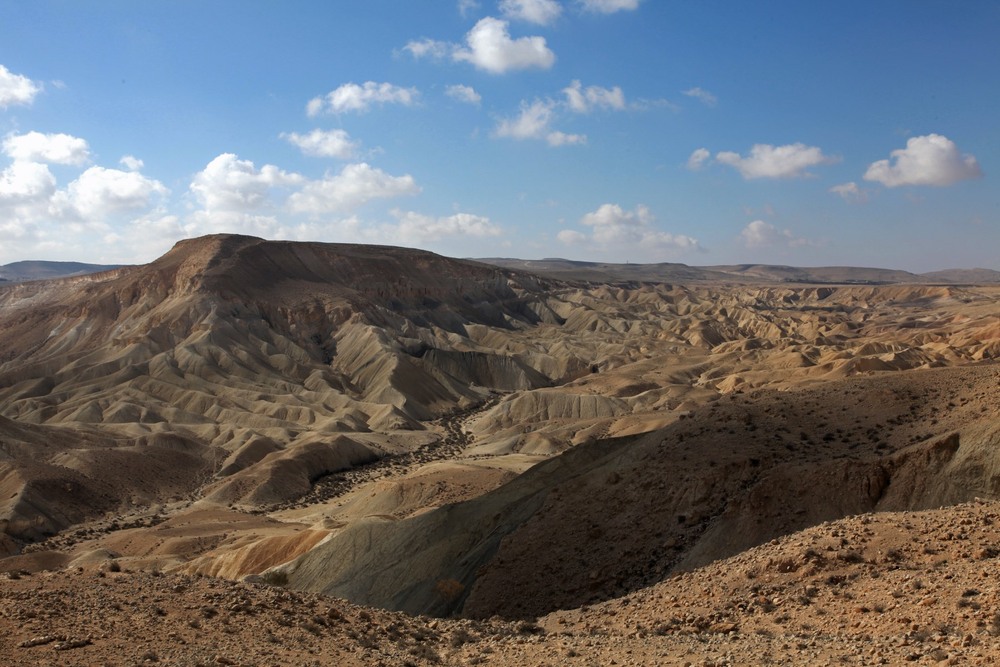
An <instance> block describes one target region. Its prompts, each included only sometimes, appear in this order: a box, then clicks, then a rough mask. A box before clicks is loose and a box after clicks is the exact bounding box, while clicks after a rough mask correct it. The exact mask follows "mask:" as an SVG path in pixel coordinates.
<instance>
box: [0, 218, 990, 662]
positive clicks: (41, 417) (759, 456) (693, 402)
mask: <svg viewBox="0 0 1000 667" xmlns="http://www.w3.org/2000/svg"><path fill="white" fill-rule="evenodd" d="M998 299H1000V288H997V287H995V286H992V287H991V286H981V287H976V286H941V285H938V286H920V285H912V284H907V285H881V286H872V285H839V286H838V285H822V286H815V285H814V286H810V285H790V284H781V285H768V284H726V283H723V282H716V283H712V282H700V283H696V284H688V285H679V284H669V283H662V282H651V283H643V282H628V283H618V284H606V283H591V282H567V281H560V280H555V279H544V278H539V277H537V276H533V275H531V274H528V273H520V272H517V271H513V270H509V269H500V268H496V267H491V266H486V265H482V264H478V263H475V262H468V261H459V260H451V259H447V258H443V257H439V256H436V255H432V254H429V253H424V252H420V251H414V250H408V249H402V248H376V247H366V246H349V245H331V244H299V243H284V242H281V243H279V242H266V241H262V240H260V239H254V238H249V237H237V236H216V237H205V238H202V239H193V240H190V241H184V242H181V243H179V244H178V245H177V246H176V247H175V248H174V249H173V250H172V251H171V252H170V253H168V254H167V255H165V256H164V257H162V258H160V259H159V260H157V261H155V262H153V263H151V264H148V265H145V266H139V267H129V268H122V269H117V270H114V271H110V272H105V273H100V274H94V275H89V276H83V277H75V278H67V279H61V280H54V281H41V282H32V283H22V284H17V285H7V286H3V287H0V341H2V343H3V345H2V347H0V349H2V350H3V352H2V354H3V356H2V363H0V449H2V452H3V455H2V459H0V485H2V490H3V491H4V493H5V494H6V495H5V496H4V497H5V498H6V499H7V500H6V501H5V502H4V503H3V504H2V505H0V512H2V515H0V522H2V525H3V542H2V545H0V548H2V549H3V553H4V554H6V555H7V556H8V558H6V559H5V560H3V561H0V569H3V570H6V571H27V572H33V571H38V570H41V569H52V568H60V567H65V566H70V565H71V566H73V567H105V566H106V565H107V564H108V563H112V562H113V563H115V564H123V565H126V566H127V567H129V568H135V569H138V570H156V571H163V570H166V571H175V572H186V573H189V574H210V575H214V576H221V577H226V578H229V579H233V580H236V579H240V578H244V577H247V576H253V575H260V574H262V573H263V574H265V575H267V576H268V577H271V578H272V580H273V578H274V577H278V578H280V579H282V580H283V579H284V578H286V577H287V579H288V582H289V585H290V586H293V587H297V588H306V589H310V590H314V591H321V592H325V593H331V594H334V595H337V596H343V597H347V598H349V599H351V600H352V601H354V602H357V603H361V604H367V605H375V606H381V607H387V608H391V609H398V610H405V611H409V612H420V613H433V614H439V615H449V614H462V615H465V616H470V617H484V618H485V617H490V616H492V615H495V614H499V615H501V616H506V617H510V618H515V619H533V618H536V617H538V616H542V615H545V614H550V613H555V612H556V611H557V610H572V609H575V608H580V607H581V606H582V605H593V604H596V603H601V602H603V601H607V600H612V599H616V598H618V597H619V596H623V595H632V596H635V595H639V594H641V593H642V592H643V591H647V590H655V588H651V587H657V586H666V585H667V584H668V582H670V581H672V580H673V578H675V577H677V576H678V574H679V573H683V572H698V571H700V570H699V569H698V568H701V567H704V566H706V565H708V564H710V563H713V562H716V561H718V560H719V559H725V558H730V557H733V558H738V557H739V555H740V554H741V553H744V552H746V550H748V549H751V548H753V547H755V546H757V545H761V544H766V543H768V542H769V541H770V540H773V539H775V538H779V537H781V536H787V535H794V534H797V531H802V530H805V529H808V528H809V527H811V526H817V525H820V524H823V523H824V522H827V521H831V520H836V519H840V518H841V517H845V516H850V515H854V514H858V513H865V512H886V511H910V510H915V509H923V508H932V507H939V506H947V505H953V504H955V503H960V502H965V501H969V500H972V499H974V498H976V497H982V498H993V497H996V496H997V494H998V492H1000V491H998V489H1000V482H998V481H997V480H998V479H1000V459H997V458H996V457H995V455H994V452H995V451H997V445H998V444H1000V443H998V439H1000V435H998V432H997V427H996V424H997V423H998V421H997V406H998V402H997V392H998V389H1000V371H998V370H997V366H995V365H994V363H993V362H992V359H994V358H997V357H998V355H1000V318H998V313H1000V308H998ZM747 553H749V552H747ZM400 554H406V557H405V558H401V557H400ZM625 599H630V598H625ZM713 613H715V612H713ZM720 619H721V616H720ZM723 620H724V619H723ZM573 622H574V623H576V622H578V621H573ZM580 622H582V621H580ZM664 622H666V621H664ZM720 622H721V621H720ZM725 622H728V621H725ZM671 627H672V626H671ZM699 631H700V630H699ZM456 655H457V653H456Z"/></svg>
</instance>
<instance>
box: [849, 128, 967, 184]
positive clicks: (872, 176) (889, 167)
mask: <svg viewBox="0 0 1000 667" xmlns="http://www.w3.org/2000/svg"><path fill="white" fill-rule="evenodd" d="M893 161H894V162H893ZM982 175H983V172H982V170H981V169H980V168H979V163H978V162H977V161H976V158H975V156H972V155H968V154H966V155H962V154H961V153H959V151H958V147H957V146H956V145H955V143H954V142H953V141H952V140H951V139H949V138H948V137H945V136H942V135H940V134H928V135H925V136H922V137H912V138H910V139H908V140H907V141H906V148H900V149H897V150H894V151H892V153H890V159H889V160H879V161H878V162H873V163H872V164H871V165H870V166H869V167H868V171H866V172H865V180H866V181H875V182H878V183H881V184H882V185H884V186H886V187H887V188H894V187H897V186H900V185H934V186H938V187H944V186H947V185H952V184H953V183H957V182H958V181H964V180H968V179H974V178H980V177H981V176H982Z"/></svg>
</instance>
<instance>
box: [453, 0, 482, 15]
mask: <svg viewBox="0 0 1000 667" xmlns="http://www.w3.org/2000/svg"><path fill="white" fill-rule="evenodd" d="M477 9H479V2H477V0H458V13H459V14H461V15H462V17H463V18H464V17H465V16H466V15H468V14H469V13H470V12H474V11H476V10H477Z"/></svg>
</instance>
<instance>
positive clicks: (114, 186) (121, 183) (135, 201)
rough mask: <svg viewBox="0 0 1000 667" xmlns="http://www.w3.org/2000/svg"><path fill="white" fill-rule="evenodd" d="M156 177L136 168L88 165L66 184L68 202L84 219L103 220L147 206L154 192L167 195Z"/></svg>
mask: <svg viewBox="0 0 1000 667" xmlns="http://www.w3.org/2000/svg"><path fill="white" fill-rule="evenodd" d="M167 192H168V191H167V188H166V187H165V186H164V185H163V184H162V183H160V182H159V181H157V180H154V179H150V178H146V177H145V176H143V175H142V174H140V173H138V172H135V171H121V170H118V169H106V168H105V167H90V168H89V169H87V170H86V171H85V172H83V173H82V174H80V176H79V177H78V178H77V179H76V180H75V181H73V182H72V183H70V184H69V186H68V187H67V189H66V200H67V203H68V204H69V205H70V206H72V208H73V209H74V210H75V211H76V212H77V213H78V214H79V215H80V216H81V217H82V218H84V219H85V220H95V221H102V222H103V221H104V220H105V219H106V218H108V217H110V216H112V215H116V214H118V213H122V212H125V211H135V210H139V209H143V208H147V207H148V206H149V205H150V201H151V199H152V197H153V196H154V195H161V196H162V195H166V194H167Z"/></svg>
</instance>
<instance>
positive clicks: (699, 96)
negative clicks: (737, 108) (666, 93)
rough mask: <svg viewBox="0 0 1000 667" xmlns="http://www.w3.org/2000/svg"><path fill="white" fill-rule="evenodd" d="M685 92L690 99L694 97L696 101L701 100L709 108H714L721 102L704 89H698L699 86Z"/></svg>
mask: <svg viewBox="0 0 1000 667" xmlns="http://www.w3.org/2000/svg"><path fill="white" fill-rule="evenodd" d="M683 92H684V94H685V95H687V96H688V97H693V98H695V99H696V100H700V101H701V103H702V104H704V105H705V106H707V107H714V106H715V105H716V104H717V103H718V102H719V98H717V97H716V96H715V95H713V94H712V93H710V92H708V91H707V90H705V89H704V88H698V87H697V86H696V87H694V88H688V89H687V90H685V91H683Z"/></svg>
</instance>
